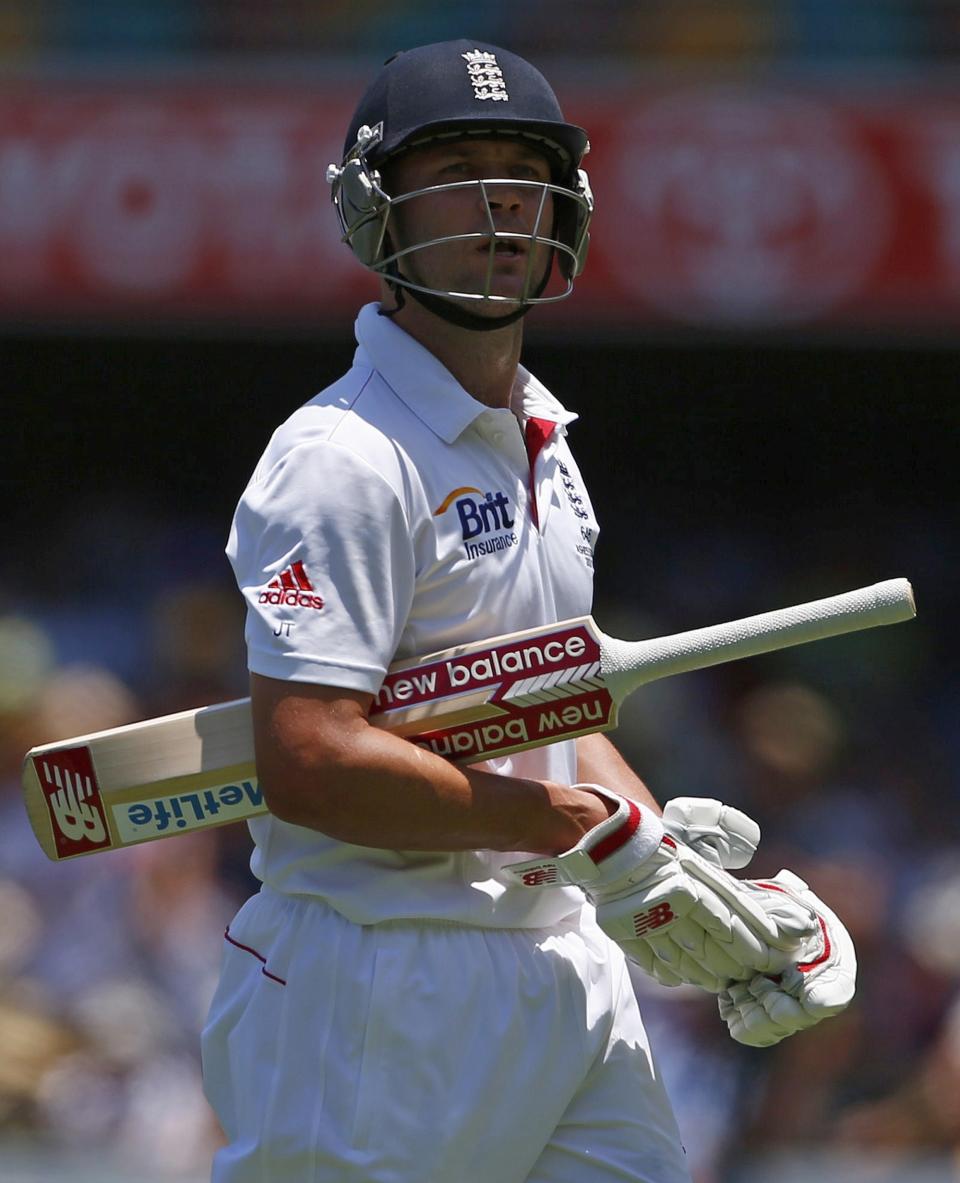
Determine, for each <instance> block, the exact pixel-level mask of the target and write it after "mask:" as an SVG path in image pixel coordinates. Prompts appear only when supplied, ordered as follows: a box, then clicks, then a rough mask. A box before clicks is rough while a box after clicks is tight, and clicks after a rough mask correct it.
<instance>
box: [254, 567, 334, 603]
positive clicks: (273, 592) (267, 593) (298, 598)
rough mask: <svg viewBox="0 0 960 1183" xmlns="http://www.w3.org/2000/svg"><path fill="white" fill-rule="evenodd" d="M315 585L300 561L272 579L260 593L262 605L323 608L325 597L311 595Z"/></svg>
mask: <svg viewBox="0 0 960 1183" xmlns="http://www.w3.org/2000/svg"><path fill="white" fill-rule="evenodd" d="M313 591H314V587H313V584H312V583H311V582H310V579H309V577H308V575H307V570H306V568H305V567H304V565H303V563H302V562H301V561H300V560H299V559H298V560H297V561H296V562H295V563H291V564H290V566H289V567H287V568H286V569H285V570H283V571H281V572H280V574H279V575H278V576H277V577H276V578H275V579H271V580H270V582H269V583H268V584H267V586H266V587H265V588H264V589H263V591H262V592H261V593H260V597H259V599H260V603H261V604H282V605H284V606H285V607H287V608H322V607H323V597H322V596H317V595H311V594H310V593H311V592H313Z"/></svg>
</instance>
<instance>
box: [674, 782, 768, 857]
mask: <svg viewBox="0 0 960 1183" xmlns="http://www.w3.org/2000/svg"><path fill="white" fill-rule="evenodd" d="M661 820H662V822H663V828H664V829H665V830H666V831H667V833H668V834H669V835H670V836H671V837H673V838H676V840H677V841H678V842H683V843H684V844H685V845H686V846H689V847H690V849H691V850H695V851H696V852H697V854H699V855H700V856H701V858H705V859H707V860H709V861H710V862H713V863H716V864H717V866H718V867H723V868H724V870H726V871H734V870H738V869H739V868H740V867H745V866H746V865H747V864H748V863H749V862H750V860H751V859H752V858H753V856H754V855H755V854H756V853H757V847H758V846H759V845H760V827H759V826H758V825H757V823H756V822H755V821H754V820H753V818H752V817H748V816H747V815H746V814H745V813H742V812H741V811H740V810H739V809H734V807H733V806H732V805H724V804H723V802H722V801H716V800H714V798H712V797H674V798H673V799H672V800H670V801H668V802H667V803H666V805H665V806H664V807H663V817H662V819H661Z"/></svg>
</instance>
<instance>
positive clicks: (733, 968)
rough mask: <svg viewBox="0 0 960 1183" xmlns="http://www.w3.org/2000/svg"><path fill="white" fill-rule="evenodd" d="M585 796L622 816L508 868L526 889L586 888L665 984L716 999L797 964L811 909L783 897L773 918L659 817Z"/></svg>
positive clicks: (601, 919) (605, 925)
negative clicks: (561, 849)
mask: <svg viewBox="0 0 960 1183" xmlns="http://www.w3.org/2000/svg"><path fill="white" fill-rule="evenodd" d="M577 787H579V788H586V789H590V790H591V791H592V792H594V793H596V794H597V795H598V796H600V797H602V798H603V799H604V800H605V801H609V802H612V803H613V804H614V805H615V806H616V810H615V812H614V813H613V815H612V816H611V817H609V818H608V819H607V820H606V821H604V822H601V823H600V825H598V826H595V827H594V828H593V829H592V830H590V831H589V832H588V833H587V834H585V835H584V837H583V838H582V839H581V840H580V842H578V843H577V845H576V846H574V847H572V848H571V849H570V850H568V851H566V852H565V853H564V854H561V855H558V856H557V857H556V858H541V859H533V860H531V861H529V862H524V863H513V864H511V865H509V866H507V867H505V868H504V870H505V871H506V872H507V873H508V874H510V875H511V876H512V877H513V878H515V879H516V880H517V881H518V882H520V883H522V884H523V885H524V886H526V887H547V886H556V885H558V884H575V885H576V886H578V887H580V888H581V889H582V890H583V891H584V893H585V894H586V896H587V898H588V899H589V900H590V902H591V903H593V904H594V906H595V907H596V910H597V922H598V923H599V925H600V927H601V928H602V929H603V931H604V932H605V933H606V934H607V936H609V937H610V938H611V939H613V940H614V941H616V942H617V944H618V945H620V947H621V948H622V949H623V950H624V952H625V953H626V954H627V956H628V957H630V958H631V959H632V960H633V961H635V962H637V964H639V965H640V966H641V968H643V969H644V970H646V972H647V973H649V974H651V975H652V976H653V977H655V978H657V980H658V981H660V982H662V983H663V984H664V985H668V986H678V985H681V984H682V983H688V984H692V985H696V986H700V987H702V988H703V989H705V990H710V991H711V992H713V993H718V992H719V991H720V990H722V989H723V988H724V987H725V986H726V985H727V983H728V982H730V981H731V980H732V979H749V978H752V977H753V976H754V975H755V974H758V973H760V974H765V973H779V972H780V971H781V970H783V969H786V968H787V967H788V966H789V965H791V964H792V963H794V962H795V961H796V960H797V959H798V950H799V949H800V948H801V946H802V943H803V942H804V941H805V940H806V939H808V938H809V937H811V936H812V935H813V932H814V930H815V927H816V920H815V918H814V917H813V915H812V912H811V909H810V908H809V907H807V906H805V905H803V904H801V903H799V902H795V901H794V899H793V897H792V896H791V897H784V901H785V902H783V903H782V905H781V914H779V915H778V916H777V917H776V918H774V916H773V915H771V914H770V912H769V911H768V910H767V909H766V908H765V907H764V906H763V905H762V904H761V902H760V901H759V900H758V899H756V898H755V894H756V893H755V892H754V891H753V890H752V889H745V888H744V887H743V886H742V884H741V882H740V881H739V880H737V879H734V878H733V876H732V875H729V874H728V873H727V872H726V871H724V870H723V869H721V868H719V867H717V866H715V865H714V864H713V863H712V862H711V861H708V860H706V859H704V858H701V857H700V855H698V854H697V853H696V852H695V851H694V850H692V849H690V847H688V846H686V845H684V844H683V843H681V842H677V841H676V839H674V838H673V837H672V836H671V835H670V834H668V833H667V832H666V831H665V828H664V825H663V823H662V822H661V820H660V818H659V817H658V816H657V815H656V814H655V813H654V812H653V810H651V809H648V808H646V807H645V806H643V805H639V804H638V803H637V802H635V801H630V800H628V799H626V798H624V797H620V796H619V795H618V794H616V793H611V792H610V791H609V790H608V789H604V788H602V787H601V786H599V785H579V786H577ZM748 820H749V819H748Z"/></svg>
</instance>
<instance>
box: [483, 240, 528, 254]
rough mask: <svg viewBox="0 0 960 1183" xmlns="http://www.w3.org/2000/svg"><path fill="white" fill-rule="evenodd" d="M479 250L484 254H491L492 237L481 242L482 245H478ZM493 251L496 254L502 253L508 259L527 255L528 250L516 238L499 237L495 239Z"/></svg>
mask: <svg viewBox="0 0 960 1183" xmlns="http://www.w3.org/2000/svg"><path fill="white" fill-rule="evenodd" d="M477 250H478V251H482V252H483V253H484V254H489V253H490V239H489V238H488V239H487V240H486V242H483V243H481V244H480V246H478V247H477ZM493 253H494V254H495V255H502V256H504V257H505V258H508V259H516V258H519V257H520V256H521V255H525V254H526V253H527V252H526V248H525V247H524V246H523V244H522V243H520V242H518V241H517V240H516V239H513V238H497V239H494V243H493Z"/></svg>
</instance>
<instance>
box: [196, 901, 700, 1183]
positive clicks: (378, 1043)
mask: <svg viewBox="0 0 960 1183" xmlns="http://www.w3.org/2000/svg"><path fill="white" fill-rule="evenodd" d="M575 921H576V922H575V923H574V922H570V923H568V924H566V925H564V926H561V927H558V928H553V929H533V930H531V929H483V928H465V927H461V926H453V925H449V924H443V923H432V922H410V921H403V922H399V921H394V922H390V923H387V924H379V925H373V926H360V925H356V924H352V923H350V922H349V921H347V920H345V919H344V918H343V917H342V916H341V915H340V914H339V913H337V912H334V911H333V910H332V909H330V908H329V907H328V906H327V905H326V904H324V903H323V902H321V901H319V900H315V899H309V898H305V897H302V896H301V897H290V896H284V895H281V894H279V893H277V892H274V891H271V890H269V889H267V888H264V889H263V890H262V891H261V892H260V893H259V894H258V895H255V896H254V897H253V898H252V899H250V900H248V901H247V903H246V904H244V906H243V908H241V910H240V912H239V913H238V914H237V916H236V917H235V919H234V920H233V921H232V922H231V924H230V927H229V929H228V936H227V940H226V943H225V947H224V960H223V968H222V973H221V977H220V984H219V987H218V989H217V992H216V995H215V997H214V1000H213V1003H212V1005H211V1008H210V1015H209V1019H208V1022H207V1026H206V1028H205V1030H204V1033H203V1070H204V1082H205V1088H206V1093H207V1096H208V1098H209V1100H210V1102H211V1104H212V1105H213V1108H214V1109H215V1111H216V1113H217V1115H218V1117H219V1118H220V1121H221V1123H222V1125H223V1127H224V1130H225V1132H226V1135H227V1140H228V1144H227V1145H226V1146H225V1147H224V1148H223V1149H222V1150H220V1151H219V1152H218V1153H217V1155H216V1158H215V1160H214V1166H213V1181H214V1183H614V1181H616V1183H626V1181H627V1180H630V1181H631V1183H689V1180H690V1176H689V1173H688V1171H687V1167H686V1164H685V1162H684V1153H683V1149H682V1147H681V1145H680V1136H679V1133H678V1131H677V1126H676V1122H675V1120H674V1117H673V1113H672V1111H671V1108H670V1103H669V1101H668V1100H667V1097H666V1094H665V1093H664V1089H663V1084H662V1082H661V1080H660V1077H659V1075H658V1073H657V1070H656V1065H655V1062H654V1060H653V1058H652V1056H651V1054H650V1047H649V1044H648V1042H647V1036H646V1032H645V1031H644V1029H643V1024H642V1022H641V1020H640V1014H639V1011H638V1008H637V1003H636V999H635V997H634V994H633V990H632V987H631V984H630V979H629V977H628V975H627V971H626V966H625V963H624V958H623V955H622V953H621V951H620V950H619V949H618V948H617V947H616V946H615V945H613V944H612V943H611V942H610V941H608V939H607V938H606V937H605V936H604V935H603V933H601V932H600V930H599V929H598V928H597V927H596V924H595V922H594V920H593V917H592V913H590V912H589V910H586V911H585V918H583V919H582V922H581V918H580V917H576V918H575Z"/></svg>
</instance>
